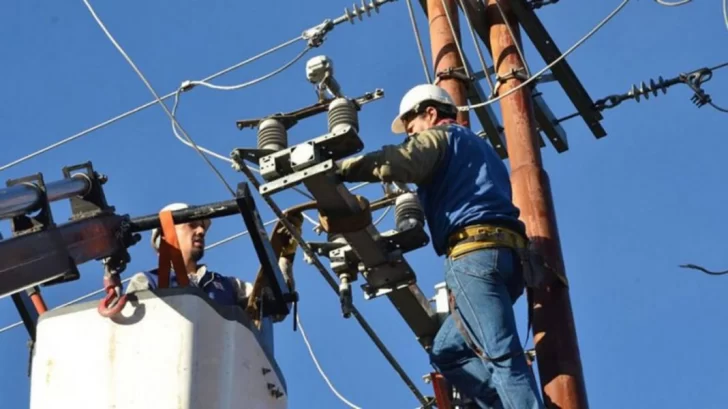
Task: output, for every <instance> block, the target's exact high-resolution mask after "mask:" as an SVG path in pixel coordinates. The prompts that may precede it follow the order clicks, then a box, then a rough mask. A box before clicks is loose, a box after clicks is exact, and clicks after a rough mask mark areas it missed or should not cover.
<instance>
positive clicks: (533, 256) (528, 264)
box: [518, 241, 569, 288]
mask: <svg viewBox="0 0 728 409" xmlns="http://www.w3.org/2000/svg"><path fill="white" fill-rule="evenodd" d="M518 254H519V256H520V258H521V266H522V268H523V278H524V279H525V281H526V287H529V288H544V287H545V286H546V285H547V284H549V283H550V282H552V281H553V280H554V279H558V280H559V281H561V283H562V284H564V285H565V286H567V287H568V285H569V283H568V281H567V280H566V277H565V276H564V275H563V274H560V273H559V272H558V271H556V270H555V269H553V268H551V267H550V266H548V265H547V264H546V260H544V258H543V256H542V255H541V254H540V253H539V252H538V251H537V250H536V248H535V246H534V244H533V242H531V241H529V243H528V248H519V249H518Z"/></svg>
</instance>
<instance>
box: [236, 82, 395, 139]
mask: <svg viewBox="0 0 728 409" xmlns="http://www.w3.org/2000/svg"><path fill="white" fill-rule="evenodd" d="M383 97H384V90H382V89H380V88H378V89H376V90H374V91H373V92H367V93H366V94H364V95H362V96H360V97H357V98H354V99H351V100H350V101H351V102H353V103H354V106H356V107H357V109H358V110H361V107H362V106H363V105H365V104H367V103H369V102H373V101H376V100H378V99H380V98H383ZM332 101H333V99H325V100H323V101H319V102H316V103H315V104H312V105H309V106H307V107H304V108H301V109H298V110H296V111H291V112H288V113H277V114H273V115H269V116H267V117H265V118H255V119H243V120H239V121H236V122H235V124H236V126H237V127H238V129H240V130H242V129H243V128H255V127H257V126H258V125H259V124H260V123H261V122H263V121H264V120H266V119H275V120H278V121H280V122H281V123H282V124H283V126H284V127H285V128H286V130H288V129H290V128H291V127H293V126H294V125H296V124H297V123H298V121H300V120H302V119H306V118H309V117H312V116H315V115H318V114H321V113H323V112H326V111H328V110H329V105H330V104H331V102H332Z"/></svg>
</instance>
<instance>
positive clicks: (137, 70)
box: [83, 0, 235, 196]
mask: <svg viewBox="0 0 728 409" xmlns="http://www.w3.org/2000/svg"><path fill="white" fill-rule="evenodd" d="M83 2H84V4H85V5H86V8H88V11H89V12H90V13H91V16H92V17H93V18H94V20H96V23H97V24H98V25H99V27H100V28H101V30H102V31H103V32H104V34H106V37H107V38H108V39H109V41H111V43H112V44H113V45H114V47H116V49H117V50H118V51H119V53H120V54H121V55H122V56H123V57H124V59H125V60H126V62H128V63H129V65H130V66H131V67H132V69H133V70H134V71H135V72H136V74H137V75H138V76H139V78H140V79H141V80H142V82H143V83H144V85H145V86H146V87H147V89H148V90H149V92H151V93H152V95H154V98H155V99H156V100H157V102H158V103H159V105H160V106H161V107H162V109H163V110H164V113H165V114H166V115H167V116H168V117H169V119H170V120H171V121H172V122H174V124H175V126H177V128H178V129H179V130H180V132H182V134H183V135H184V136H185V138H186V139H187V140H188V141H189V142H190V143H191V144H192V145H193V146H194V147H195V150H196V151H197V153H199V154H200V156H201V157H202V159H203V160H204V161H205V162H206V163H207V164H208V165H209V166H210V169H212V171H213V172H214V173H215V174H216V175H217V177H218V178H219V179H220V181H221V182H222V183H223V184H224V185H225V187H226V188H227V189H228V191H229V192H230V194H231V195H232V196H235V191H234V190H233V188H232V187H231V186H230V184H229V183H228V182H227V180H225V177H224V176H223V175H222V173H220V171H219V170H218V169H217V167H216V166H215V165H214V164H213V163H212V162H211V161H210V159H209V158H208V157H207V156H205V154H204V153H203V152H202V151H201V150H200V149H199V148H198V147H197V144H196V143H195V141H193V140H192V138H191V137H190V136H189V135H188V134H187V132H185V130H184V128H182V126H181V125H180V124H179V122H178V121H177V119H176V118H175V117H174V116H173V115H172V113H171V112H170V111H169V108H167V105H166V104H165V103H164V101H162V100H161V98H160V97H159V95H158V94H157V92H156V91H155V90H154V88H153V87H152V85H151V84H150V83H149V81H147V78H146V77H145V76H144V74H142V72H141V71H140V70H139V68H138V67H137V66H136V64H134V61H132V60H131V58H130V57H129V55H128V54H127V53H126V51H124V49H123V48H122V47H121V46H120V45H119V43H118V42H117V41H116V39H114V36H112V35H111V33H110V32H109V30H108V29H107V28H106V25H105V24H104V23H103V21H101V19H100V18H99V16H98V15H97V14H96V12H95V11H94V9H93V7H92V6H91V4H90V3H89V2H88V0H83Z"/></svg>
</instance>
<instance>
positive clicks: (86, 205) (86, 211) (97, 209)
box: [63, 162, 115, 220]
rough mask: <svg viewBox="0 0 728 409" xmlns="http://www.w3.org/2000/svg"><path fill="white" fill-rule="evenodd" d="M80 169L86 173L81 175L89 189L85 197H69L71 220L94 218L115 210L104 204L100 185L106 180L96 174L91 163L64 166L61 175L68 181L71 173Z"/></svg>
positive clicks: (104, 200) (104, 197) (104, 198)
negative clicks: (87, 182) (86, 180)
mask: <svg viewBox="0 0 728 409" xmlns="http://www.w3.org/2000/svg"><path fill="white" fill-rule="evenodd" d="M81 169H83V170H85V171H86V172H85V173H82V175H83V176H84V177H85V178H86V179H88V181H89V182H90V186H91V187H90V189H89V190H88V192H87V193H86V194H85V195H83V196H75V197H71V199H70V200H71V214H72V216H71V220H78V219H83V218H86V217H89V216H95V215H96V214H99V213H102V212H106V213H113V212H114V211H115V208H114V207H113V206H109V204H108V203H107V202H106V195H105V194H104V190H103V188H102V185H103V184H105V183H106V182H107V181H108V178H107V177H106V176H104V175H99V174H98V173H96V171H94V168H93V164H92V163H91V162H86V163H82V164H79V165H75V166H66V167H64V168H63V175H64V176H65V177H66V178H67V179H69V178H71V177H72V176H73V175H72V174H71V172H73V171H76V170H81Z"/></svg>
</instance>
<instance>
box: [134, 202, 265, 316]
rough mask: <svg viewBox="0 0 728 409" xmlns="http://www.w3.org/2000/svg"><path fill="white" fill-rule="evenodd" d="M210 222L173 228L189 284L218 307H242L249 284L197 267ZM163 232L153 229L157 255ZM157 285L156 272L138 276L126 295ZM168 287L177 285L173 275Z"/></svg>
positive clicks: (169, 207) (175, 207)
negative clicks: (204, 294) (217, 304)
mask: <svg viewBox="0 0 728 409" xmlns="http://www.w3.org/2000/svg"><path fill="white" fill-rule="evenodd" d="M188 207H189V206H188V205H187V204H185V203H172V204H169V205H167V206H165V207H164V208H163V209H162V211H166V210H169V211H175V210H182V209H186V208H188ZM211 224H212V221H210V220H209V219H205V220H198V221H192V222H189V223H183V224H177V225H175V230H176V233H177V240H178V241H179V248H180V251H181V252H182V259H183V260H184V263H185V266H186V268H187V276H188V277H189V279H190V285H191V286H194V287H199V288H200V289H202V291H204V292H205V293H207V295H208V296H209V297H210V298H212V299H213V300H215V301H216V302H217V303H219V304H221V305H241V306H243V307H244V306H245V305H246V303H247V299H248V297H249V296H250V293H251V292H252V290H253V285H252V284H251V283H247V282H243V281H241V280H239V279H238V278H236V277H228V276H223V275H220V274H218V273H215V272H212V271H210V270H209V269H208V268H207V266H206V265H204V264H199V262H200V260H202V257H203V256H204V255H205V235H206V234H207V231H208V230H209V228H210V225H211ZM161 235H162V232H161V230H160V229H153V230H152V239H151V241H152V247H153V248H154V250H155V251H157V252H159V245H160V242H161V239H162V237H161ZM157 282H158V276H157V269H154V270H150V271H146V272H143V273H137V274H136V275H134V276H133V277H132V279H131V281H130V282H129V286H128V287H127V293H131V292H134V291H139V290H148V289H156V288H157ZM169 282H170V287H175V286H177V279H176V276H175V274H174V272H171V274H170V280H169Z"/></svg>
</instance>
